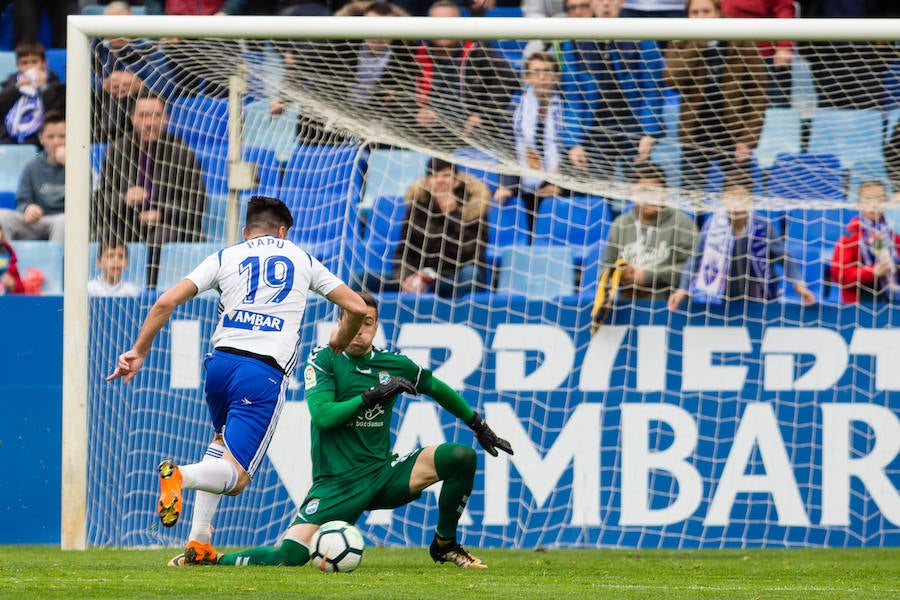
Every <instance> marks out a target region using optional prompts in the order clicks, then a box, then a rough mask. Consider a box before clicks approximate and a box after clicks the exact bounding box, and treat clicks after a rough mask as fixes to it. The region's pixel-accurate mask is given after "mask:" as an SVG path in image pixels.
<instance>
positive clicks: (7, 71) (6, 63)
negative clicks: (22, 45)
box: [0, 50, 19, 81]
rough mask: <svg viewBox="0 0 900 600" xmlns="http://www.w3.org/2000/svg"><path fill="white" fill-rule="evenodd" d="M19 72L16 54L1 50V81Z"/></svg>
mask: <svg viewBox="0 0 900 600" xmlns="http://www.w3.org/2000/svg"><path fill="white" fill-rule="evenodd" d="M18 70H19V67H17V66H16V53H15V52H13V51H12V50H0V81H2V80H5V79H6V78H7V77H9V76H10V75H12V74H13V73H15V72H16V71H18Z"/></svg>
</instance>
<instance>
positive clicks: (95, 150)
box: [91, 144, 107, 177]
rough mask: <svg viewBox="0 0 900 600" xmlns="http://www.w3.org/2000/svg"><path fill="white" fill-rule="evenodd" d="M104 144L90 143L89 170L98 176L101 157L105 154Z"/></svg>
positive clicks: (101, 162)
mask: <svg viewBox="0 0 900 600" xmlns="http://www.w3.org/2000/svg"><path fill="white" fill-rule="evenodd" d="M106 147H107V146H106V144H91V172H92V173H94V175H95V176H96V177H99V176H100V169H101V167H102V165H103V158H104V157H105V156H106Z"/></svg>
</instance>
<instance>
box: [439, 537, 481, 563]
mask: <svg viewBox="0 0 900 600" xmlns="http://www.w3.org/2000/svg"><path fill="white" fill-rule="evenodd" d="M428 553H429V554H431V558H432V559H433V560H434V562H442V563H445V562H448V563H453V564H454V565H456V566H457V567H460V568H462V569H487V565H486V564H484V563H483V562H481V561H480V560H479V559H478V558H476V557H474V556H472V555H471V554H469V553H468V552H466V549H465V548H463V547H462V546H460V545H459V542H457V541H456V538H450V539H443V538H440V537H438V535H437V534H435V536H434V539H433V540H432V541H431V547H430V548H429V549H428Z"/></svg>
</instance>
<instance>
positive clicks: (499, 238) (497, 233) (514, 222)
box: [485, 197, 531, 269]
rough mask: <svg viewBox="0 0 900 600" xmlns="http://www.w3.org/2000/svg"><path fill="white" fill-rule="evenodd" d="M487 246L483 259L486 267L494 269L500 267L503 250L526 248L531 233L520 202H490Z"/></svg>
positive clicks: (517, 199)
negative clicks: (514, 247) (511, 247)
mask: <svg viewBox="0 0 900 600" xmlns="http://www.w3.org/2000/svg"><path fill="white" fill-rule="evenodd" d="M487 220H488V246H487V250H486V251H485V258H486V260H487V263H488V267H489V268H491V269H496V268H498V267H499V266H500V262H501V258H502V255H503V249H504V248H506V247H508V246H527V245H528V244H530V243H531V232H530V231H529V229H528V215H527V214H526V213H525V207H524V206H523V204H522V200H521V199H520V198H517V197H512V198H509V199H508V200H507V201H506V202H504V203H503V204H500V205H498V204H497V203H496V202H491V206H490V208H489V209H488V214H487Z"/></svg>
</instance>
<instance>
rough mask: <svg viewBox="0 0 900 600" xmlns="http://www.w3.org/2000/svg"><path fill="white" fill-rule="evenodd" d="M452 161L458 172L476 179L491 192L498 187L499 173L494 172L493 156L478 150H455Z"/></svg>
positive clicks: (494, 160) (494, 157) (495, 161)
mask: <svg viewBox="0 0 900 600" xmlns="http://www.w3.org/2000/svg"><path fill="white" fill-rule="evenodd" d="M453 160H454V162H456V163H457V165H458V167H459V170H460V172H462V173H468V174H469V175H472V176H473V177H477V178H478V179H480V180H481V181H483V182H484V183H485V184H487V186H488V187H489V188H491V191H494V190H496V189H497V188H498V187H499V186H500V173H499V172H498V171H497V170H496V164H497V157H496V156H495V155H494V154H492V153H490V152H485V151H484V150H480V149H478V148H457V149H456V150H454V151H453ZM476 165H477V166H476Z"/></svg>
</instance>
